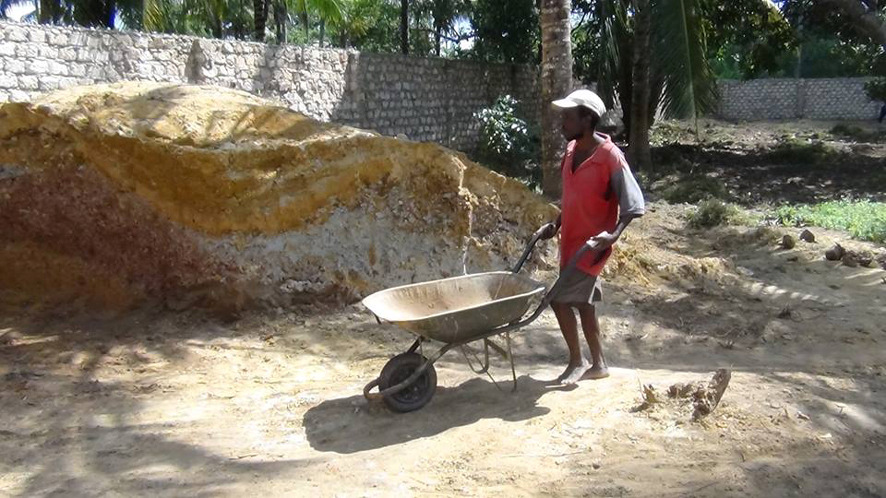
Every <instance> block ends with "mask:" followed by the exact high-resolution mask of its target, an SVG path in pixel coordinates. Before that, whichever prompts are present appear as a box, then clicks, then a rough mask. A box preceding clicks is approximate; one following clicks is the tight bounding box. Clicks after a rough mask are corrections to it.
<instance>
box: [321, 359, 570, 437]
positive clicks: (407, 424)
mask: <svg viewBox="0 0 886 498" xmlns="http://www.w3.org/2000/svg"><path fill="white" fill-rule="evenodd" d="M501 385H502V388H503V389H504V391H500V390H498V389H496V387H495V386H494V385H493V384H492V383H491V382H489V381H487V380H485V379H480V378H475V379H471V380H469V381H467V382H465V383H463V384H461V385H459V386H457V387H453V388H446V387H438V388H437V394H436V395H435V396H434V398H433V399H432V400H431V402H430V403H429V404H428V405H426V406H425V407H424V408H422V409H421V410H418V411H415V412H411V413H394V412H391V411H389V410H387V409H386V408H384V407H382V406H381V403H376V402H372V403H370V404H369V405H367V402H366V401H365V400H364V398H363V397H362V396H350V397H347V398H340V399H333V400H328V401H324V402H322V403H320V404H319V405H317V406H315V407H313V408H311V409H310V410H308V411H307V413H305V416H304V427H305V432H306V434H307V437H308V441H309V442H310V444H311V447H313V448H314V449H315V450H318V451H331V452H335V453H357V452H360V451H367V450H373V449H377V448H383V447H386V446H391V445H396V444H402V443H405V442H408V441H412V440H415V439H421V438H426V437H432V436H435V435H437V434H440V433H443V432H445V431H447V430H450V429H453V428H455V427H463V426H467V425H471V424H473V423H475V422H477V421H479V420H483V419H498V420H502V421H505V422H515V421H520V420H529V419H531V418H535V417H540V416H543V415H546V414H547V413H548V412H550V409H548V408H545V407H541V406H538V400H539V399H540V398H541V397H542V396H544V395H545V394H546V393H549V392H551V391H569V390H573V389H575V388H576V387H577V386H558V385H553V384H552V383H550V382H547V381H539V380H536V379H533V378H531V377H528V376H521V377H520V378H518V379H517V392H513V393H512V392H510V385H509V384H507V383H502V384H501ZM505 386H506V387H505ZM465 406H471V408H472V409H471V410H465V409H464V407H465ZM417 419H418V420H420V421H421V423H420V424H416V423H415V421H416V420H417ZM367 436H370V437H367Z"/></svg>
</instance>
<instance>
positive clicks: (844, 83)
mask: <svg viewBox="0 0 886 498" xmlns="http://www.w3.org/2000/svg"><path fill="white" fill-rule="evenodd" d="M867 81H870V78H817V79H778V78H773V79H759V80H749V81H734V80H724V81H720V82H719V86H720V109H719V112H718V114H717V115H718V117H719V118H721V119H727V120H732V121H759V120H770V119H773V120H774V119H824V120H832V119H852V120H865V119H874V118H876V117H877V115H878V112H879V109H880V105H882V103H877V102H873V101H871V100H870V99H869V98H868V97H867V95H866V94H865V91H864V85H865V83H866V82H867Z"/></svg>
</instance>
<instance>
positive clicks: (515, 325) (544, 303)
mask: <svg viewBox="0 0 886 498" xmlns="http://www.w3.org/2000/svg"><path fill="white" fill-rule="evenodd" d="M543 233H544V227H542V228H541V229H539V230H538V231H537V232H535V234H533V236H532V238H531V239H530V241H529V244H528V245H527V246H526V249H525V250H524V251H523V255H522V256H521V257H520V260H519V261H518V262H517V264H516V265H515V266H514V268H513V269H511V270H510V271H511V272H512V273H519V272H520V270H521V269H522V268H523V265H524V264H525V263H526V261H527V260H528V259H529V256H530V255H531V254H532V251H533V249H534V248H535V245H536V244H537V243H538V241H539V240H540V239H541V237H542V235H543ZM595 247H596V244H584V245H583V246H582V247H581V249H579V251H578V252H577V253H576V254H575V255H574V256H573V257H572V258H571V259H570V260H569V263H568V264H567V265H566V268H565V269H564V270H563V271H562V272H561V273H560V276H559V277H558V278H557V281H556V282H554V285H552V286H551V288H550V289H549V290H548V292H547V293H546V294H545V296H544V297H543V298H542V300H541V303H540V304H539V305H538V307H537V308H536V309H535V311H534V312H533V313H532V314H531V315H529V317H527V318H524V319H522V320H518V321H515V322H512V323H510V324H507V325H503V326H501V327H496V328H494V329H492V330H490V331H489V332H487V333H485V334H480V335H477V336H473V337H471V338H470V339H467V340H464V341H458V342H451V343H446V344H445V345H444V346H443V347H441V348H440V349H439V350H438V351H437V352H436V353H434V354H432V355H431V356H429V357H427V358H426V359H425V361H424V363H423V364H422V365H421V367H419V368H417V369H416V370H415V371H414V372H413V373H412V375H410V376H409V377H407V378H406V379H404V380H402V381H401V382H399V383H397V384H395V385H393V386H390V387H388V388H387V389H383V390H381V391H379V392H377V393H371V392H370V391H372V390H373V389H375V388H376V387H378V386H379V384H380V382H381V377H380V376H379V377H378V378H376V379H375V380H373V381H372V382H370V383H368V384H366V386H365V387H364V388H363V396H365V397H366V399H369V400H373V399H384V398H385V397H387V396H391V395H394V394H397V393H399V392H400V391H402V390H404V389H406V388H407V387H409V386H411V385H412V384H413V383H415V382H416V381H417V380H418V379H419V378H420V377H421V376H422V375H424V374H425V372H427V370H428V368H430V367H431V366H432V365H433V364H434V363H435V362H436V361H437V360H439V359H440V358H441V357H442V356H443V355H444V354H446V353H447V352H448V351H449V350H451V349H452V348H456V347H462V346H465V345H467V344H469V343H472V342H475V341H481V340H482V341H484V344H485V355H486V359H485V364H482V363H481V367H482V368H481V369H480V370H479V371H478V370H474V368H473V365H471V363H470V360H468V359H467V355H465V359H466V360H468V365H469V366H470V367H471V369H472V370H474V371H475V372H476V373H480V374H482V373H487V371H488V369H489V347H490V345H492V347H493V348H494V349H497V350H499V352H502V353H504V352H503V351H501V350H500V348H499V347H498V346H497V345H495V344H494V343H492V342H490V341H489V338H490V337H493V336H496V335H501V334H507V333H509V332H512V331H514V330H517V329H519V328H521V327H525V326H526V325H529V324H530V323H532V322H534V321H535V320H536V319H538V317H539V316H541V314H542V312H543V311H544V310H545V308H547V307H548V305H549V304H550V303H551V301H552V300H553V298H554V296H556V295H557V292H558V291H559V289H560V287H561V285H562V282H563V281H564V280H565V279H566V278H567V277H568V276H569V275H571V274H572V272H574V271H575V267H576V265H577V264H578V261H579V260H580V259H581V258H582V256H584V255H585V254H586V253H587V252H588V251H592V250H594V249H595ZM602 255H603V253H602V252H601V254H600V256H598V258H600V257H602ZM376 319H378V317H376ZM427 340H428V339H426V338H424V337H421V336H419V337H418V338H417V339H416V340H415V342H413V343H412V346H410V347H409V349H408V350H407V351H406V353H404V354H409V353H414V352H415V351H416V350H418V349H419V348H420V347H421V345H422V343H423V342H425V341H427ZM507 342H508V354H507V357H508V359H509V360H510V362H511V374H512V375H513V380H514V387H513V390H516V388H517V376H516V370H515V367H514V357H513V355H512V354H510V337H508V341H507ZM422 356H423V355H422Z"/></svg>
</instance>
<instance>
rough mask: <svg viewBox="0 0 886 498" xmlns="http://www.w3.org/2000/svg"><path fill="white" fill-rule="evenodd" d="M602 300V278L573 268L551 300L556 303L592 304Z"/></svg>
mask: <svg viewBox="0 0 886 498" xmlns="http://www.w3.org/2000/svg"><path fill="white" fill-rule="evenodd" d="M602 300H603V279H602V278H600V277H595V276H593V275H588V274H587V273H585V272H583V271H581V270H575V271H573V272H572V274H571V275H569V276H568V277H566V280H564V281H563V283H562V284H561V285H560V289H559V291H558V292H557V294H556V295H555V296H554V299H553V301H552V302H554V303H558V304H594V303H597V302H600V301H602Z"/></svg>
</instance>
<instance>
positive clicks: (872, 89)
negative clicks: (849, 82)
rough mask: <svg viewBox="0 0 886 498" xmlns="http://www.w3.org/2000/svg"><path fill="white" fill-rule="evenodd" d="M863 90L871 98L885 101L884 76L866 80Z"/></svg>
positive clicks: (885, 80)
mask: <svg viewBox="0 0 886 498" xmlns="http://www.w3.org/2000/svg"><path fill="white" fill-rule="evenodd" d="M864 91H865V92H866V93H867V94H868V97H870V99H871V100H876V101H879V102H886V78H879V79H876V80H873V81H868V82H867V83H865V85H864Z"/></svg>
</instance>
